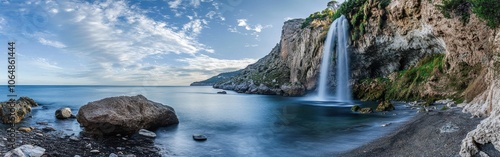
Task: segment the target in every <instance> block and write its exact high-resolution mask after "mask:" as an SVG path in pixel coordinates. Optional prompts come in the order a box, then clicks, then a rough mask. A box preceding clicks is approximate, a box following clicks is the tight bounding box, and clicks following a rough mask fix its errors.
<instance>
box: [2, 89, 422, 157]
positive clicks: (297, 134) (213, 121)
mask: <svg viewBox="0 0 500 157" xmlns="http://www.w3.org/2000/svg"><path fill="white" fill-rule="evenodd" d="M4 89H5V90H1V91H0V96H3V95H5V96H4V101H7V99H8V97H7V94H8V90H7V89H8V88H7V87H6V86H4ZM16 91H17V95H18V96H28V97H30V98H33V99H34V100H35V101H36V102H38V103H39V104H40V106H39V107H34V108H33V110H32V112H31V114H30V117H27V118H26V119H25V120H23V121H22V122H21V123H20V124H17V125H18V126H34V127H44V126H41V125H39V124H37V123H36V122H48V124H49V126H51V127H54V128H56V129H57V130H62V131H63V132H64V133H65V134H68V135H71V134H74V135H79V134H80V132H81V131H82V128H80V125H79V123H78V122H77V121H76V119H69V120H58V119H56V118H55V116H54V113H55V110H56V109H59V108H62V107H69V108H71V110H72V111H73V113H75V114H76V113H78V110H79V108H80V107H81V106H83V105H85V104H87V103H88V102H92V101H97V100H100V99H103V98H106V97H114V96H134V95H139V94H142V95H144V96H145V97H146V98H148V99H149V100H152V101H155V102H159V103H162V104H164V105H169V106H171V107H173V108H174V109H175V112H176V114H177V116H178V118H179V124H178V125H175V126H169V127H163V128H160V129H158V130H155V132H156V134H157V137H156V139H155V145H157V146H158V148H160V149H161V153H162V154H164V155H165V156H335V155H338V154H340V153H343V152H346V151H349V150H351V149H354V148H357V147H360V146H362V145H363V144H367V143H368V142H370V141H373V140H375V139H377V138H380V137H383V136H385V135H387V134H389V133H391V132H392V131H394V130H395V129H396V128H397V127H398V126H400V125H402V124H404V123H405V122H406V121H408V120H409V119H410V118H411V117H413V116H414V115H415V111H414V110H411V109H409V108H407V107H405V105H404V103H396V110H395V111H391V112H379V113H372V114H359V113H353V112H352V111H351V110H350V109H351V106H352V105H353V104H357V105H360V106H362V107H372V108H375V107H376V105H377V102H369V101H356V100H353V101H352V103H348V104H346V103H338V102H335V101H315V100H314V99H308V97H309V96H304V97H282V96H275V95H254V94H241V93H236V92H233V91H227V94H217V92H218V91H222V90H221V89H213V88H212V87H207V86H52V85H43V86H42V85H40V86H37V85H24V86H23V85H21V86H16ZM2 125H3V124H0V126H2ZM5 126H6V125H3V127H1V128H6V127H5ZM193 134H203V135H205V136H207V138H208V140H206V141H203V142H199V141H194V140H193V139H192V135H193Z"/></svg>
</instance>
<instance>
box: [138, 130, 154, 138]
mask: <svg viewBox="0 0 500 157" xmlns="http://www.w3.org/2000/svg"><path fill="white" fill-rule="evenodd" d="M139 135H142V136H146V137H151V138H155V137H156V134H155V133H154V132H152V131H149V130H146V129H141V130H139Z"/></svg>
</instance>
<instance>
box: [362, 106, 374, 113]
mask: <svg viewBox="0 0 500 157" xmlns="http://www.w3.org/2000/svg"><path fill="white" fill-rule="evenodd" d="M359 112H360V113H362V114H368V113H372V112H373V109H372V108H369V107H366V108H362V109H360V110H359Z"/></svg>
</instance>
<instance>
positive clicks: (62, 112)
mask: <svg viewBox="0 0 500 157" xmlns="http://www.w3.org/2000/svg"><path fill="white" fill-rule="evenodd" d="M72 114H73V113H71V109H70V108H67V107H65V108H60V109H57V110H56V113H55V115H56V118H57V119H68V118H70V117H71V115H72Z"/></svg>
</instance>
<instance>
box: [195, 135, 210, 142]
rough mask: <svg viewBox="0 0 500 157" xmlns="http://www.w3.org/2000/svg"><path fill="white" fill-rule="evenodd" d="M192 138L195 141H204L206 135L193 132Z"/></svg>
mask: <svg viewBox="0 0 500 157" xmlns="http://www.w3.org/2000/svg"><path fill="white" fill-rule="evenodd" d="M193 139H194V140H195V141H205V140H207V136H205V135H201V134H194V135H193Z"/></svg>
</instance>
